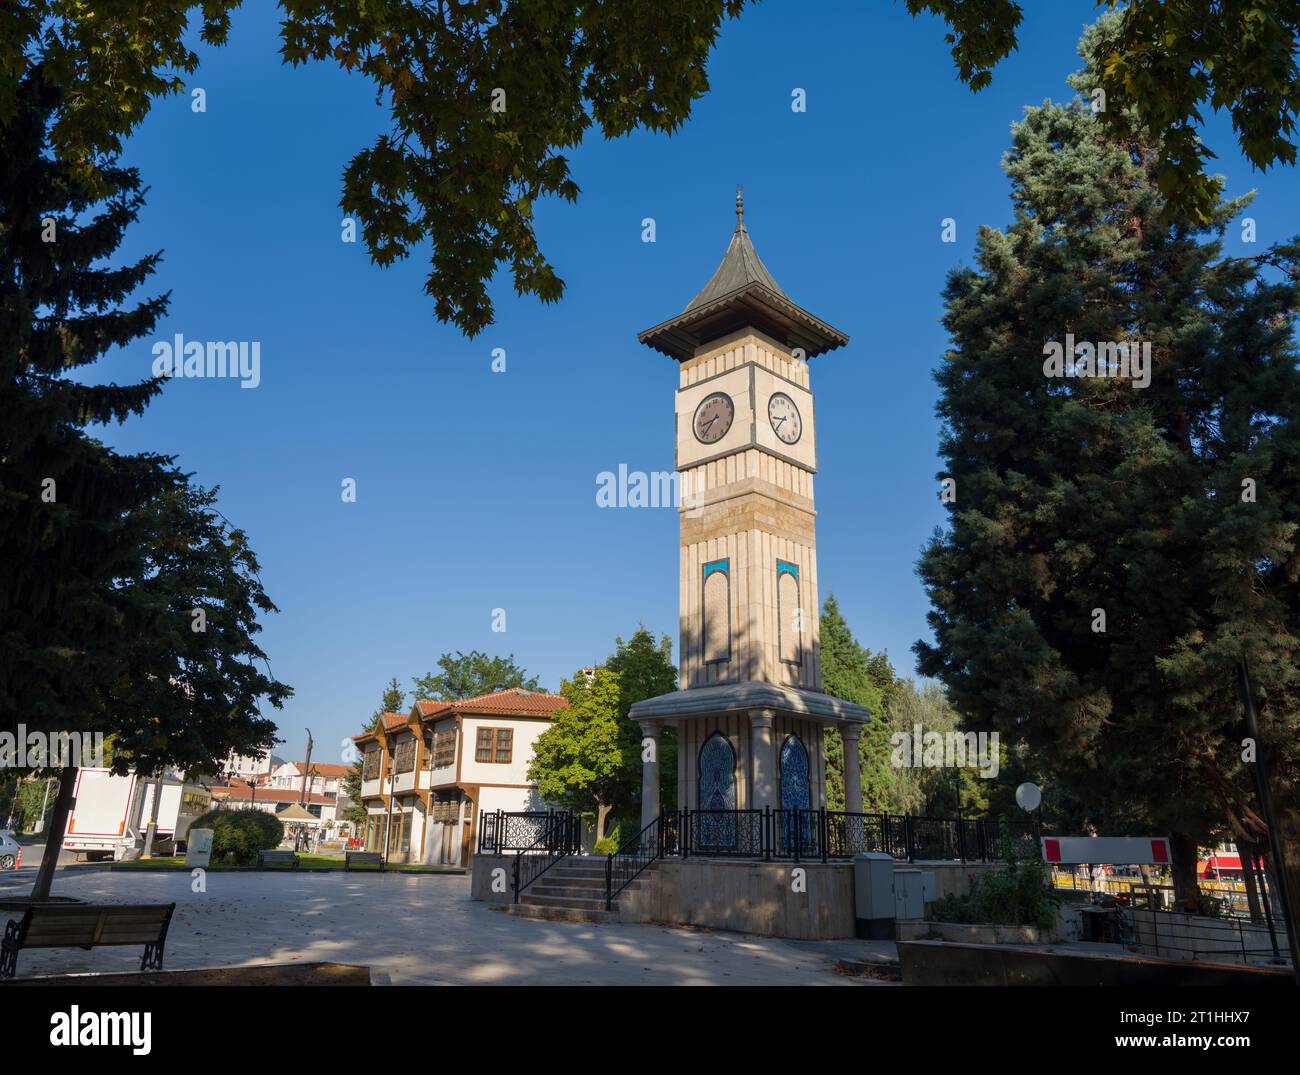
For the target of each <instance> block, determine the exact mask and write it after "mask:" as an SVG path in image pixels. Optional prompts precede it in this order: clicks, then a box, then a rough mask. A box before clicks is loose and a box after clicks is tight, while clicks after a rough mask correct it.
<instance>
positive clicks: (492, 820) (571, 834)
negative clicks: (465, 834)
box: [478, 810, 582, 855]
mask: <svg viewBox="0 0 1300 1075" xmlns="http://www.w3.org/2000/svg"><path fill="white" fill-rule="evenodd" d="M557 818H567V819H569V821H570V824H568V825H567V826H566V825H561V824H557V823H556V819H557ZM575 834H576V835H575ZM543 835H549V837H550V838H551V840H552V841H555V840H558V839H560V838H562V837H563V838H566V839H568V840H569V841H570V844H571V846H570V853H573V852H576V851H577V850H578V844H579V841H580V839H581V836H582V827H581V825H580V824H577V823H576V822H574V815H573V814H571V813H570V812H569V811H568V810H533V811H523V812H520V813H507V812H506V811H504V810H498V811H496V812H495V813H492V814H484V815H483V816H482V817H481V818H480V819H479V838H478V849H479V851H480V852H482V853H484V854H496V855H501V854H505V853H506V852H508V851H528V850H535V849H536V848H535V846H534V845H535V844H536V843H537V841H538V839H539V838H540V837H542V836H543ZM543 850H547V851H549V850H552V848H551V847H549V846H547V847H545V848H543Z"/></svg>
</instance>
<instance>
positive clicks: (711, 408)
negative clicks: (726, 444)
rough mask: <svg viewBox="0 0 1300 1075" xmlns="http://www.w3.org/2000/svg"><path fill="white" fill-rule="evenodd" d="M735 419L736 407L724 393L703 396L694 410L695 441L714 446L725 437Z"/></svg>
mask: <svg viewBox="0 0 1300 1075" xmlns="http://www.w3.org/2000/svg"><path fill="white" fill-rule="evenodd" d="M735 417H736V405H735V404H734V403H732V402H731V397H730V396H729V395H727V393H726V392H714V393H713V394H712V395H711V396H705V397H704V399H702V400H701V401H700V405H699V406H698V407H696V408H695V421H694V423H693V424H694V427H695V439H696V440H698V441H699V442H700V443H701V444H716V443H717V442H718V441H720V440H721V439H722V438H723V437H725V436H726V435H727V430H729V429H730V428H731V422H732V419H734V418H735Z"/></svg>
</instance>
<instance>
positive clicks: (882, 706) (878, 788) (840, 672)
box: [821, 594, 898, 811]
mask: <svg viewBox="0 0 1300 1075" xmlns="http://www.w3.org/2000/svg"><path fill="white" fill-rule="evenodd" d="M821 657H822V686H823V688H824V689H825V691H826V693H827V694H833V695H834V696H835V697H836V698H843V699H844V700H845V701H846V702H856V703H857V704H858V705H864V706H866V707H867V708H868V709H870V710H871V716H872V720H871V722H870V723H869V724H868V725H867V726H866V727H865V728H863V729H862V737H861V738H860V739H859V740H858V751H859V758H860V765H861V769H862V808H863V809H864V810H868V811H876V810H883V809H886V806H887V795H888V789H889V787H890V786H891V784H892V782H893V779H892V776H891V774H890V771H889V731H890V729H889V724H888V719H887V711H888V708H889V704H890V702H891V701H892V699H893V697H894V694H895V692H896V691H897V689H898V680H897V678H896V676H895V675H894V668H893V666H892V665H891V664H890V663H889V658H888V656H887V655H885V654H883V653H876V654H873V653H872V652H871V650H869V649H867V648H865V647H863V646H861V645H859V644H858V641H857V639H856V638H854V637H853V632H852V631H851V630H850V629H849V625H848V621H846V620H845V619H844V614H843V613H842V612H841V611H840V606H839V602H838V601H836V600H835V595H834V594H828V595H827V597H826V600H825V601H824V602H823V603H822V614H821ZM826 802H827V806H828V808H829V809H832V810H843V809H844V741H843V739H842V738H841V737H840V733H839V732H838V731H836V730H834V729H833V728H828V729H827V730H826Z"/></svg>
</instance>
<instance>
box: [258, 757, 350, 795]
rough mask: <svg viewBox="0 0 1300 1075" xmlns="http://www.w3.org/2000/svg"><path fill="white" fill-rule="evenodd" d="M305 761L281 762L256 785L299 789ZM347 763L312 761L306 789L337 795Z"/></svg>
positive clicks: (316, 792)
mask: <svg viewBox="0 0 1300 1075" xmlns="http://www.w3.org/2000/svg"><path fill="white" fill-rule="evenodd" d="M306 765H307V763H306V762H302V761H286V762H281V763H280V764H279V765H277V766H275V768H273V769H271V770H270V771H269V772H267V773H266V774H265V775H263V776H260V777H259V778H258V781H257V786H258V787H266V788H289V789H291V790H293V791H301V790H302V783H303V779H302V777H303V770H304V769H305V768H306ZM349 768H350V767H349V766H347V765H334V764H331V763H329V762H320V761H313V762H312V763H311V776H310V778H309V780H308V787H307V790H308V791H310V792H313V793H315V794H317V795H330V796H334V797H337V796H338V794H339V792H341V791H342V790H343V780H344V778H345V777H346V776H347V775H348V769H349Z"/></svg>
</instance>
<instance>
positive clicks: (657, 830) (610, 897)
mask: <svg viewBox="0 0 1300 1075" xmlns="http://www.w3.org/2000/svg"><path fill="white" fill-rule="evenodd" d="M670 821H671V822H672V823H673V824H672V825H670V824H669V822H670ZM674 827H675V828H676V831H677V832H678V833H680V831H681V828H680V815H679V814H660V815H659V816H658V817H657V818H655V819H654V820H653V821H651V822H650V824H648V825H646V826H645V828H643V829H642V830H641V831H640V832H638V833H637V834H636V835H635V836H633V837H632V838H631V839H630V840H627V841H625V842H624V843H623V845H622V846H621V847H620V848H619V849H618V850H617V851H615V852H614V853H613V854H611V855H608V856H606V858H605V910H607V911H610V910H613V908H614V900H615V899H616V898H617V897H618V894H619V893H620V892H622V891H623V889H625V888H627V886H628V885H630V884H631V883H632V882H633V881H635V880H636V879H637V878H638V877H640V876H641V874H643V873H644V872H645V871H646V870H647V869H648V868H649V867H650V866H651V865H652V864H653V863H655V862H656V861H658V860H659V859H661V858H663V857H664V856H665V855H667V854H670V853H671V852H670V850H669V847H668V845H669V842H670V840H669V836H670V832H669V830H670V829H672V828H674ZM652 829H653V830H654V839H653V842H652V845H651V846H652V849H653V854H650V855H646V854H644V852H645V850H646V849H645V846H644V845H645V842H646V841H645V837H646V834H647V833H648V832H650V831H651V830H652ZM638 852H640V854H638ZM615 859H621V860H622V862H624V863H627V864H628V865H627V866H625V867H623V868H622V869H621V870H620V878H621V883H620V884H619V886H618V888H615V887H614V860H615ZM638 863H639V865H638ZM632 866H635V869H631V867H632Z"/></svg>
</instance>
